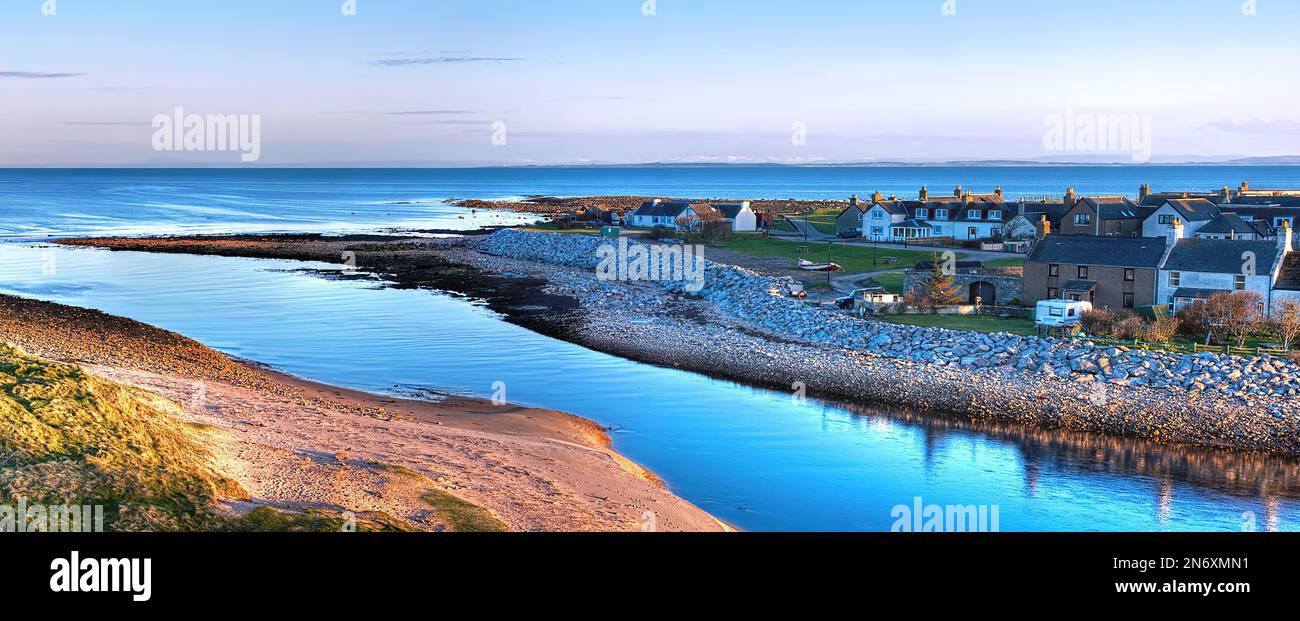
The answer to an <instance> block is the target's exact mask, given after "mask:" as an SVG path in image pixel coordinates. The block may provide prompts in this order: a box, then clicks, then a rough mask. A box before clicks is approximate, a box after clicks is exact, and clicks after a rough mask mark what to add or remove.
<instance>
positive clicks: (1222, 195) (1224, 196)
mask: <svg viewBox="0 0 1300 621" xmlns="http://www.w3.org/2000/svg"><path fill="white" fill-rule="evenodd" d="M1231 199H1232V191H1231V190H1229V189H1228V186H1226V185H1225V186H1223V189H1222V190H1219V203H1220V204H1222V203H1226V202H1228V201H1229V200H1231Z"/></svg>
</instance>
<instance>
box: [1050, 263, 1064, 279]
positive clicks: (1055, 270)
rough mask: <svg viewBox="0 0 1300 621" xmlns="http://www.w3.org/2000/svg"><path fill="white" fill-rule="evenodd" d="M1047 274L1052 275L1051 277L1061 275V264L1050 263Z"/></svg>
mask: <svg viewBox="0 0 1300 621" xmlns="http://www.w3.org/2000/svg"><path fill="white" fill-rule="evenodd" d="M1047 275H1048V276H1051V277H1053V278H1055V277H1057V276H1060V275H1061V266H1059V265H1049V266H1047Z"/></svg>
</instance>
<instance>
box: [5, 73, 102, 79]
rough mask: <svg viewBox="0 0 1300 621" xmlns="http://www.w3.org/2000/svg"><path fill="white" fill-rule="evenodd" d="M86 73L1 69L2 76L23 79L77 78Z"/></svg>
mask: <svg viewBox="0 0 1300 621" xmlns="http://www.w3.org/2000/svg"><path fill="white" fill-rule="evenodd" d="M83 75H86V74H84V73H58V72H49V71H0V78H19V79H23V80H50V79H58V78H76V77H80V76H83Z"/></svg>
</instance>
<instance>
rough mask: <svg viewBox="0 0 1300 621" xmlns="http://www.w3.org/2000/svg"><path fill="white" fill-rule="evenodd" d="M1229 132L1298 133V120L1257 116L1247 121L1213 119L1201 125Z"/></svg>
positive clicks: (1299, 124)
mask: <svg viewBox="0 0 1300 621" xmlns="http://www.w3.org/2000/svg"><path fill="white" fill-rule="evenodd" d="M1201 128H1202V129H1213V130H1217V131H1221V132H1226V133H1229V134H1300V121H1291V120H1286V119H1281V120H1277V121H1273V120H1269V119H1264V118H1257V119H1251V120H1249V121H1242V122H1237V121H1231V120H1227V119H1225V120H1222V121H1213V122H1210V123H1206V124H1205V125H1202V126H1201Z"/></svg>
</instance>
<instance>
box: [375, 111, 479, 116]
mask: <svg viewBox="0 0 1300 621" xmlns="http://www.w3.org/2000/svg"><path fill="white" fill-rule="evenodd" d="M482 112H483V111H482V110H401V111H398V112H384V113H382V114H383V115H384V116H437V115H442V114H481V113H482Z"/></svg>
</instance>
